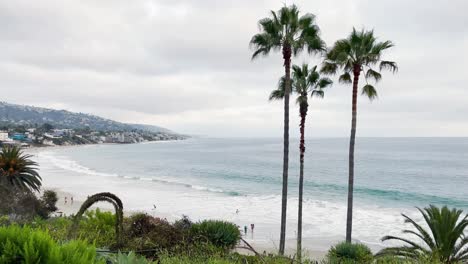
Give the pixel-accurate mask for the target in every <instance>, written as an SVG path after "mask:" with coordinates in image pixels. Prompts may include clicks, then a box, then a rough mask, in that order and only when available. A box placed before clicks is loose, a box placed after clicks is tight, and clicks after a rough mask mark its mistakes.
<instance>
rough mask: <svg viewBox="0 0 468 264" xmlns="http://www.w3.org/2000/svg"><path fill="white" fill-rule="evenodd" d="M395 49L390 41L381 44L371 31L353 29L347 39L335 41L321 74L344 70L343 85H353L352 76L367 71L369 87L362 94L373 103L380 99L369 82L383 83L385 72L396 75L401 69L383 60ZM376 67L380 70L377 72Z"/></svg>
mask: <svg viewBox="0 0 468 264" xmlns="http://www.w3.org/2000/svg"><path fill="white" fill-rule="evenodd" d="M393 46H394V44H393V43H392V42H391V41H389V40H387V41H383V42H378V41H377V38H376V37H375V36H374V32H373V31H372V30H371V31H366V30H364V29H363V30H361V31H357V30H356V29H354V28H353V31H352V32H351V34H350V35H349V36H348V37H347V38H345V39H341V40H338V41H336V42H335V44H334V45H333V47H332V48H331V49H330V50H329V51H328V53H327V55H326V57H325V61H324V63H323V65H322V68H321V72H322V73H325V74H336V73H337V72H338V70H340V69H341V70H342V72H343V73H342V74H341V75H340V77H339V81H340V82H341V83H352V82H353V81H352V77H351V75H352V74H353V75H355V76H359V75H360V74H361V72H364V78H365V81H366V84H365V85H364V86H363V88H362V94H364V95H366V96H367V97H369V99H371V100H372V99H374V98H377V91H376V90H375V88H374V86H372V85H370V84H369V83H368V81H369V80H370V79H372V80H374V81H375V82H378V81H380V79H382V75H381V73H380V71H382V70H391V71H393V72H396V71H397V70H398V67H397V64H396V63H395V62H393V61H385V60H382V59H381V58H382V55H383V52H384V51H385V50H387V49H389V48H392V47H393ZM377 65H378V67H379V69H378V70H376V69H375V67H376V66H377Z"/></svg>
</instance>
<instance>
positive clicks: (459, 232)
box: [377, 205, 468, 264]
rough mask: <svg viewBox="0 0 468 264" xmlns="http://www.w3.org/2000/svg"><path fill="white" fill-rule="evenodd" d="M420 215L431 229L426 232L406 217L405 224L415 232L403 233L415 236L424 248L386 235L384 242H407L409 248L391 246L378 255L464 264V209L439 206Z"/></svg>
mask: <svg viewBox="0 0 468 264" xmlns="http://www.w3.org/2000/svg"><path fill="white" fill-rule="evenodd" d="M418 210H419V211H420V212H421V214H422V216H423V218H424V221H425V222H426V225H427V226H428V227H429V229H424V228H423V227H422V226H421V225H419V224H418V223H416V222H415V221H414V220H413V219H411V218H409V217H408V216H406V215H405V214H402V215H403V217H404V218H405V223H409V224H411V225H412V227H413V228H412V230H408V229H405V230H403V233H404V234H409V235H414V236H416V237H417V239H418V241H422V242H424V244H423V245H420V244H418V243H417V242H414V241H411V240H409V239H406V238H401V237H396V236H385V237H383V238H382V241H387V240H397V241H402V242H405V243H406V244H407V245H406V246H401V247H390V248H385V249H383V250H381V251H380V252H379V253H378V254H377V255H379V256H385V255H393V256H398V257H402V258H409V259H421V258H423V259H427V260H428V261H431V262H432V261H440V263H446V264H450V263H465V262H466V261H468V247H467V245H468V237H466V236H465V235H464V231H465V229H466V227H467V226H468V215H465V216H464V217H462V216H461V215H462V213H463V211H462V210H457V209H452V210H450V209H448V208H447V206H444V207H442V209H439V208H438V207H436V206H433V205H431V206H429V207H428V208H424V210H421V209H419V208H418Z"/></svg>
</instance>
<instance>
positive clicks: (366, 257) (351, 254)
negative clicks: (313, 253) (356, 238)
mask: <svg viewBox="0 0 468 264" xmlns="http://www.w3.org/2000/svg"><path fill="white" fill-rule="evenodd" d="M373 258H374V256H373V255H372V251H371V250H370V249H369V247H367V246H366V245H363V244H351V243H348V242H346V241H345V242H341V243H339V244H338V245H336V246H333V247H332V248H331V249H330V250H329V251H328V254H327V259H328V261H329V262H331V263H363V264H365V263H371V262H372V260H373Z"/></svg>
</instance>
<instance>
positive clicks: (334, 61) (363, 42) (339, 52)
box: [321, 28, 397, 243]
mask: <svg viewBox="0 0 468 264" xmlns="http://www.w3.org/2000/svg"><path fill="white" fill-rule="evenodd" d="M393 46H394V44H393V43H392V42H391V41H388V40H387V41H383V42H379V41H377V38H376V37H375V36H374V31H366V30H364V29H363V30H361V31H357V30H356V29H354V28H353V31H352V32H351V34H350V35H349V36H348V37H347V38H345V39H341V40H338V41H336V42H335V44H334V45H333V47H332V48H331V49H330V50H329V51H328V53H327V55H326V58H325V61H324V63H323V65H322V68H321V72H322V73H325V74H336V73H337V72H338V71H341V72H342V74H341V75H340V77H339V81H340V82H341V83H345V84H351V83H352V87H353V96H352V117H351V136H350V142H349V171H348V172H349V174H348V210H347V216H346V241H347V242H348V243H351V233H352V227H353V189H354V144H355V141H356V122H357V94H358V86H359V84H358V83H359V78H360V77H361V74H363V75H364V80H365V81H366V84H365V85H364V86H363V87H362V94H363V95H365V96H367V97H368V98H369V99H370V100H373V99H375V98H377V90H376V89H375V87H374V86H373V85H371V84H370V83H369V81H370V80H371V79H372V80H374V81H375V82H378V81H380V79H382V74H381V73H380V71H382V70H384V69H388V70H391V71H393V72H395V71H397V65H396V63H395V62H392V61H386V60H382V55H383V52H384V51H386V50H388V49H389V48H391V47H393ZM375 67H379V68H378V69H376V68H375ZM351 75H352V77H351Z"/></svg>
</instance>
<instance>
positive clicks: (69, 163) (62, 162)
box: [38, 151, 226, 193]
mask: <svg viewBox="0 0 468 264" xmlns="http://www.w3.org/2000/svg"><path fill="white" fill-rule="evenodd" d="M38 158H40V159H45V160H47V161H48V162H49V163H50V164H52V165H53V166H55V167H58V168H60V169H63V170H67V171H73V172H77V173H82V174H86V175H93V176H102V177H119V178H123V179H128V180H142V181H151V182H159V183H163V184H174V185H180V186H184V187H188V188H191V189H194V190H197V191H206V192H212V193H226V192H225V191H224V190H222V189H217V188H210V187H205V186H201V185H194V184H189V183H185V182H182V181H179V180H176V179H174V178H170V177H158V178H150V177H139V176H128V175H118V174H114V173H105V172H98V171H95V170H93V169H90V168H88V167H85V166H83V165H80V164H79V163H78V162H76V161H74V160H71V159H70V158H68V157H65V156H60V155H56V154H54V153H53V152H50V151H44V152H40V153H39V154H38Z"/></svg>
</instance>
